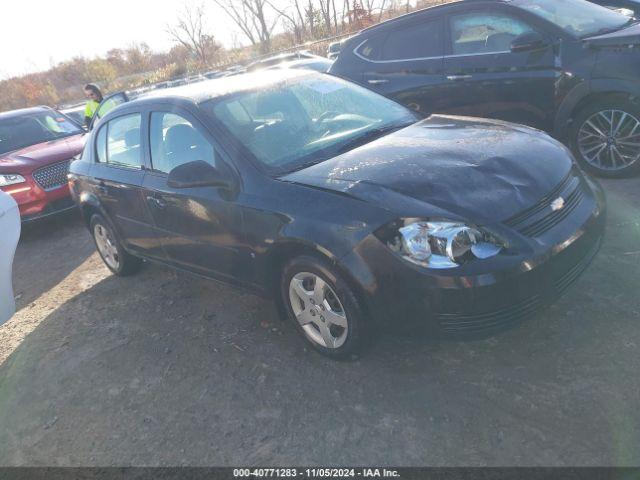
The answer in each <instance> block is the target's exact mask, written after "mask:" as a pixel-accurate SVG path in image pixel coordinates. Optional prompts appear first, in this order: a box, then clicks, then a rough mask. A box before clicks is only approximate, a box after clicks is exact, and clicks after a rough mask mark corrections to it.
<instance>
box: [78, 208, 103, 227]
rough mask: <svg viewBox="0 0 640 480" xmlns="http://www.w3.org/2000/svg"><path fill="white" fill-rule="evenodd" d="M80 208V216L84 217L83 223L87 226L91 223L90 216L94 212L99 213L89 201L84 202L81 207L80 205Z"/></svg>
mask: <svg viewBox="0 0 640 480" xmlns="http://www.w3.org/2000/svg"><path fill="white" fill-rule="evenodd" d="M80 210H81V211H82V218H84V223H85V224H86V225H87V227H89V226H90V224H91V217H93V215H95V214H96V213H98V214H99V213H100V210H98V208H97V207H95V206H93V205H91V204H90V203H85V204H84V205H82V207H80Z"/></svg>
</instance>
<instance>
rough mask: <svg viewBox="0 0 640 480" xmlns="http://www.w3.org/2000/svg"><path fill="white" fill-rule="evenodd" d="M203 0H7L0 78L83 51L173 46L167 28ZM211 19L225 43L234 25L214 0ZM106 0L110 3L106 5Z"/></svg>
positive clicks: (1, 23) (0, 19)
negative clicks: (187, 6) (133, 45)
mask: <svg viewBox="0 0 640 480" xmlns="http://www.w3.org/2000/svg"><path fill="white" fill-rule="evenodd" d="M185 3H186V4H191V5H193V4H198V3H200V2H199V1H198V0H155V1H153V0H106V1H102V2H100V1H91V0H83V1H80V0H63V1H47V0H38V1H36V0H7V1H5V2H3V5H2V7H1V9H2V12H1V14H0V78H7V77H12V76H15V75H21V74H24V73H28V72H35V71H42V70H47V69H48V68H49V67H51V66H52V65H54V64H56V63H58V62H61V61H63V60H68V59H70V58H72V57H74V56H77V55H82V56H86V57H94V56H96V55H102V54H104V53H106V51H107V50H109V49H111V48H118V47H126V46H127V45H129V44H130V43H132V42H146V43H147V44H149V46H150V47H151V49H152V50H168V49H169V48H170V47H171V46H172V43H171V40H170V39H169V37H168V35H167V34H166V33H165V31H164V30H165V27H166V25H167V24H168V23H172V22H173V21H175V18H176V15H177V13H178V12H179V11H180V10H181V9H182V8H183V5H184V4H185ZM203 3H204V5H205V6H206V8H207V12H208V15H207V23H208V25H209V26H210V27H211V29H212V31H213V32H214V34H215V35H216V38H217V39H218V40H219V41H220V42H222V43H223V44H225V45H229V44H231V43H232V42H233V31H234V29H233V28H232V27H231V26H230V25H229V20H228V18H227V17H225V15H224V13H222V12H220V11H219V10H218V9H217V8H215V7H214V6H213V2H212V1H211V0H206V1H204V2H203ZM101 5H103V6H104V9H102V10H101V9H100V6H101Z"/></svg>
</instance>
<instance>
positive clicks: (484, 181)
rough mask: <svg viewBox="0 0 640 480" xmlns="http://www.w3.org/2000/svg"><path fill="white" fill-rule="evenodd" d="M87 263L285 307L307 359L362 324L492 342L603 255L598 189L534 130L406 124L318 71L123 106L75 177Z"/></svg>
mask: <svg viewBox="0 0 640 480" xmlns="http://www.w3.org/2000/svg"><path fill="white" fill-rule="evenodd" d="M69 178H70V183H71V185H72V191H73V195H74V198H75V199H76V201H78V204H79V206H80V208H81V210H82V212H83V215H84V217H85V219H86V222H87V226H88V227H89V228H90V231H91V233H92V235H93V237H94V239H95V243H96V246H97V249H98V251H99V252H100V255H101V256H102V258H103V260H104V262H105V263H106V265H107V266H108V267H109V268H110V269H111V271H112V272H114V273H115V274H118V275H126V274H130V273H132V272H134V271H135V270H136V268H137V267H138V266H139V265H140V258H149V259H153V260H155V261H159V262H161V263H164V264H167V265H170V266H173V267H176V268H179V269H182V270H186V271H191V272H194V273H197V274H199V275H204V276H208V277H211V278H215V279H218V280H222V281H225V282H229V283H232V284H235V285H240V286H244V287H246V288H248V289H250V290H253V291H256V292H261V293H263V294H266V295H269V296H272V297H273V298H274V299H278V301H280V302H281V304H282V306H283V311H286V312H287V314H288V316H289V317H290V318H291V320H292V322H293V323H294V325H296V326H297V328H298V329H299V331H300V333H301V334H302V336H303V337H304V338H305V339H306V340H307V341H308V342H309V344H310V345H311V346H313V347H314V348H316V349H317V350H319V351H320V352H321V353H323V354H325V355H328V356H331V357H341V356H345V355H349V354H350V353H352V352H354V351H356V349H357V348H358V347H359V346H360V345H361V343H362V341H363V339H364V338H365V336H366V334H367V331H370V330H371V328H372V327H373V326H374V325H380V326H385V327H387V328H390V329H394V330H395V329H399V328H402V327H403V326H404V327H406V326H408V325H411V326H422V327H426V328H428V329H429V331H430V332H432V333H433V334H434V335H460V334H477V333H482V334H486V333H487V332H492V331H495V330H496V329H499V328H503V327H505V326H507V325H510V324H513V323H514V322H517V321H519V320H521V319H523V318H525V317H527V316H529V315H531V314H532V313H534V312H536V311H538V310H539V309H541V308H542V307H543V306H545V305H547V304H548V303H549V302H550V301H552V300H553V299H554V298H556V297H557V296H558V295H559V294H560V293H561V292H563V291H564V290H565V289H566V288H567V287H568V286H569V285H570V284H571V283H573V282H574V281H575V280H576V279H577V278H578V276H579V275H580V274H581V273H582V272H583V271H584V270H585V268H587V266H588V265H589V263H590V262H591V260H592V259H593V257H594V256H595V255H596V252H597V251H598V248H599V246H600V241H601V238H602V234H603V229H604V214H605V204H604V198H603V193H602V191H601V189H600V187H599V186H598V185H597V184H596V183H594V182H593V181H592V180H590V179H589V178H588V177H586V176H584V175H583V174H582V173H581V170H579V169H577V168H575V166H574V164H573V162H572V157H571V154H570V153H569V152H568V150H567V149H566V148H565V147H564V146H563V145H562V144H560V143H559V142H557V141H556V140H553V139H552V138H550V137H549V136H548V135H546V134H544V133H542V132H539V131H537V130H534V129H531V128H528V127H523V126H519V125H513V124H507V123H501V122H498V121H495V120H482V119H472V118H457V117H451V116H435V115H434V116H432V117H430V118H429V119H425V120H422V119H421V118H420V116H419V115H418V114H416V113H415V112H412V111H411V110H409V109H407V108H405V107H403V106H401V105H400V104H398V103H396V102H393V101H391V100H389V99H387V98H384V97H383V96H381V95H378V94H376V93H374V92H371V91H370V90H367V89H365V88H362V87H359V86H357V85H355V84H353V83H351V82H346V81H344V80H341V79H338V78H335V77H332V76H330V75H323V74H318V73H315V72H302V71H298V72H296V71H292V70H281V71H261V72H259V73H255V74H247V75H242V76H237V77H232V78H225V79H219V80H216V81H211V82H204V83H199V84H195V85H189V86H186V87H182V88H180V89H176V90H175V91H173V92H168V91H167V92H158V93H157V94H152V95H149V96H146V97H144V98H142V99H139V100H135V101H133V102H130V103H128V104H126V105H121V106H120V107H118V108H116V109H115V110H113V111H112V112H110V113H109V114H107V115H106V116H105V117H104V118H103V119H102V121H101V122H100V125H99V126H98V128H97V130H96V131H94V132H93V133H92V136H91V140H90V142H89V144H88V147H87V148H86V149H85V151H84V154H83V157H82V160H80V161H76V162H74V163H73V164H72V166H71V174H70V177H69Z"/></svg>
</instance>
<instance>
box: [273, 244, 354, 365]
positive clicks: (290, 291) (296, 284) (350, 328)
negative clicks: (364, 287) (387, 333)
mask: <svg viewBox="0 0 640 480" xmlns="http://www.w3.org/2000/svg"><path fill="white" fill-rule="evenodd" d="M280 290H281V300H282V304H283V305H284V309H285V311H286V314H287V317H288V318H289V320H290V321H291V322H293V324H294V325H295V326H296V328H297V329H298V331H299V332H300V333H301V335H302V336H303V338H304V339H305V341H306V342H307V343H308V344H309V345H310V346H311V347H312V348H313V349H315V350H316V351H318V352H320V353H321V354H323V355H325V356H327V357H329V358H332V359H343V358H346V357H348V356H350V355H353V354H355V353H357V352H359V351H360V350H361V349H362V348H363V346H364V343H365V341H364V340H365V324H364V315H363V308H362V306H361V304H360V302H359V301H358V298H357V296H356V295H355V292H354V291H353V290H352V288H351V287H350V286H349V285H348V284H347V282H346V281H345V280H344V279H343V278H342V277H341V276H340V274H339V273H338V272H337V271H336V269H335V268H334V267H332V266H331V265H330V264H329V262H326V261H324V260H321V259H317V258H315V257H312V256H307V255H304V256H300V257H296V258H294V259H293V260H291V261H290V262H289V263H287V265H286V266H285V268H284V270H283V272H282V277H281V282H280Z"/></svg>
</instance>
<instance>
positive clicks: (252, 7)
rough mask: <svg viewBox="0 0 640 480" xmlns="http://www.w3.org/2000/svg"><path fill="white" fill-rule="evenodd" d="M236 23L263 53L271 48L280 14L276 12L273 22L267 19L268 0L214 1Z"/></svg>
mask: <svg viewBox="0 0 640 480" xmlns="http://www.w3.org/2000/svg"><path fill="white" fill-rule="evenodd" d="M213 2H214V3H215V4H216V5H217V6H218V7H220V8H221V9H222V10H223V11H224V12H225V13H226V14H227V15H228V16H229V17H230V18H231V20H232V21H233V23H235V24H236V25H237V26H238V28H239V29H240V30H241V31H242V33H243V34H244V35H245V36H246V37H247V38H248V39H249V41H250V42H251V44H252V45H258V44H259V45H260V48H261V50H262V51H263V52H268V51H269V50H270V48H271V34H272V33H273V29H274V28H275V27H276V25H277V23H278V21H279V19H280V14H279V13H278V12H277V11H276V15H275V18H274V19H273V20H271V21H270V20H268V19H267V11H266V8H265V7H266V6H267V5H269V6H270V4H269V3H268V1H267V0H213Z"/></svg>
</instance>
